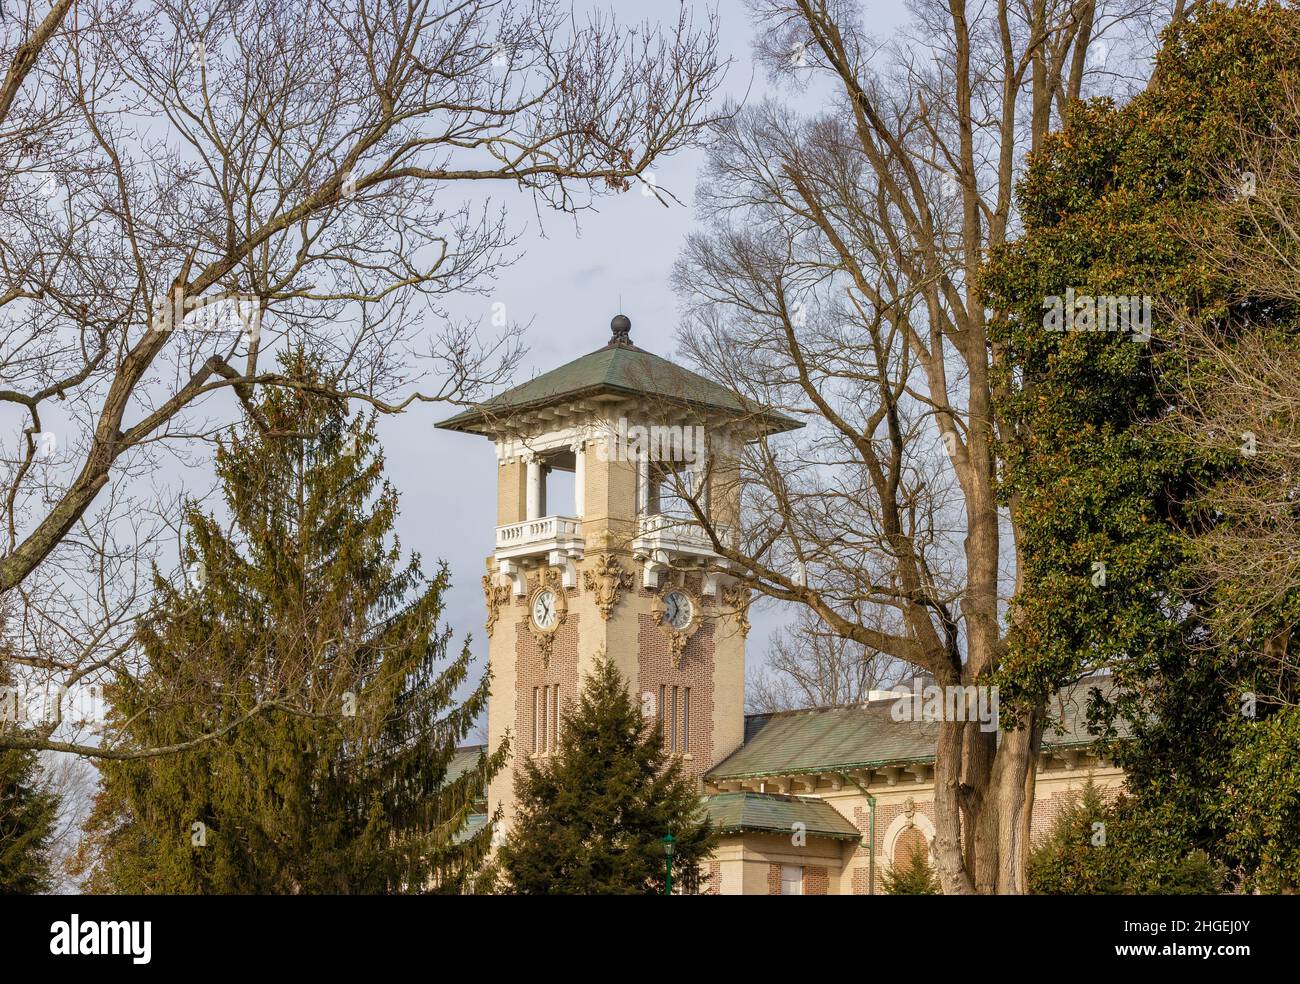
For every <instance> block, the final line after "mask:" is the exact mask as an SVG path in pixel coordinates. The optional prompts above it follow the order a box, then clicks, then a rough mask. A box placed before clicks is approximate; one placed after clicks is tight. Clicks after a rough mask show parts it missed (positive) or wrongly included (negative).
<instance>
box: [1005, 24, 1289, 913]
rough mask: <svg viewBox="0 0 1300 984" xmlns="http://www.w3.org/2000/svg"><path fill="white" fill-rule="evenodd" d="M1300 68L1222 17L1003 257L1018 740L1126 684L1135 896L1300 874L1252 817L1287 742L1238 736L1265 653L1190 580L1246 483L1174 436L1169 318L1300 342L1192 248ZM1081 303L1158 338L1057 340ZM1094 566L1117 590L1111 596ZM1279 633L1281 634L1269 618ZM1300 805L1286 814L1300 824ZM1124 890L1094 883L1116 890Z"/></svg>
mask: <svg viewBox="0 0 1300 984" xmlns="http://www.w3.org/2000/svg"><path fill="white" fill-rule="evenodd" d="M1298 65H1300V12H1297V11H1296V10H1294V9H1288V8H1283V7H1281V6H1278V5H1274V4H1251V3H1245V4H1240V5H1237V6H1235V7H1232V8H1229V7H1226V6H1223V5H1218V4H1216V5H1210V6H1207V7H1206V8H1203V9H1201V10H1199V11H1198V12H1197V13H1196V14H1194V15H1193V16H1192V17H1191V18H1190V19H1189V20H1188V21H1187V22H1186V23H1185V24H1182V25H1180V26H1177V27H1174V28H1171V29H1170V30H1169V31H1168V32H1167V33H1166V35H1165V39H1164V44H1163V47H1162V50H1161V52H1160V55H1159V57H1158V61H1157V69H1156V73H1155V76H1154V77H1153V80H1152V82H1151V84H1150V85H1149V87H1148V88H1147V90H1146V91H1144V92H1143V93H1141V94H1139V95H1138V96H1137V97H1135V98H1134V99H1133V100H1132V101H1131V102H1130V103H1129V104H1128V105H1126V106H1124V107H1123V108H1122V109H1116V108H1114V107H1113V106H1112V105H1111V104H1109V103H1107V102H1094V103H1090V104H1087V105H1084V106H1080V107H1078V108H1077V109H1076V110H1075V111H1074V112H1073V113H1072V114H1071V117H1070V121H1069V125H1068V126H1067V127H1066V128H1065V129H1064V130H1063V131H1062V132H1059V133H1056V134H1054V135H1052V136H1051V137H1050V138H1049V139H1048V140H1047V142H1046V144H1045V146H1044V147H1043V149H1042V150H1041V152H1040V153H1039V154H1038V155H1036V157H1035V158H1034V159H1033V160H1032V161H1031V165H1030V168H1029V171H1028V173H1027V175H1026V177H1025V179H1024V181H1023V183H1022V185H1021V188H1020V201H1021V210H1022V215H1023V217H1024V223H1025V233H1024V235H1023V237H1022V238H1021V239H1020V240H1019V241H1017V242H1015V243H1012V244H1009V245H1007V246H1006V247H1004V248H1001V249H999V250H997V251H995V253H994V255H993V256H992V257H991V262H990V264H989V267H988V270H987V275H986V278H985V281H984V286H985V288H986V290H987V292H988V299H989V302H990V304H991V305H992V306H993V307H994V308H995V310H996V312H997V317H996V319H995V328H994V338H995V343H996V345H997V346H998V356H999V358H998V365H999V372H1000V378H999V382H1000V393H1001V396H1000V409H1001V411H1002V412H1003V414H1004V415H1005V418H1006V420H1007V421H1008V422H1009V424H1010V425H1011V430H1010V431H1009V433H1008V438H1009V439H1008V440H1007V442H1006V444H1005V446H1004V449H1003V451H1004V455H1005V459H1004V460H1005V471H1004V480H1005V484H1004V488H1003V494H1004V496H1005V500H1006V501H1007V503H1008V504H1009V505H1010V506H1011V507H1012V509H1013V510H1014V513H1015V518H1016V522H1017V525H1018V535H1019V544H1020V547H1021V550H1022V559H1023V563H1022V568H1021V571H1020V574H1021V579H1022V584H1021V587H1020V590H1019V591H1018V593H1017V596H1016V599H1015V606H1014V613H1013V618H1012V620H1011V626H1012V628H1011V632H1010V638H1009V641H1010V651H1009V653H1008V656H1007V659H1006V660H1005V662H1004V666H1003V669H1002V671H1001V678H1000V681H999V682H1000V684H1001V686H1002V688H1003V694H1004V698H1003V705H1002V706H1003V708H1004V712H1003V713H1004V721H1005V720H1006V717H1005V715H1007V713H1008V712H1007V710H1006V709H1007V708H1010V713H1011V715H1014V713H1015V709H1016V706H1017V700H1016V698H1017V697H1025V698H1029V699H1031V700H1036V699H1042V697H1043V696H1044V695H1046V694H1047V693H1049V692H1050V691H1051V690H1052V688H1053V687H1055V686H1057V685H1059V684H1060V683H1061V682H1063V681H1066V680H1068V679H1070V678H1072V677H1074V676H1075V675H1077V674H1080V673H1083V672H1086V671H1088V670H1090V669H1093V668H1095V667H1109V668H1110V669H1111V670H1112V671H1113V672H1114V674H1115V677H1116V679H1117V681H1118V682H1119V684H1120V685H1121V686H1120V688H1119V690H1118V691H1117V693H1118V694H1119V695H1120V696H1119V697H1118V698H1117V699H1116V700H1114V701H1113V702H1111V703H1109V704H1107V703H1105V702H1102V701H1101V700H1099V699H1098V700H1095V701H1094V707H1093V711H1094V720H1095V721H1096V723H1097V724H1098V726H1099V727H1101V728H1102V730H1103V733H1104V734H1106V735H1108V736H1109V737H1112V738H1116V737H1117V736H1118V735H1120V734H1124V733H1126V734H1127V735H1128V737H1127V739H1126V740H1117V741H1115V742H1113V743H1112V744H1111V746H1110V751H1111V752H1112V753H1113V754H1114V755H1115V756H1116V759H1117V761H1118V763H1119V764H1121V765H1123V766H1124V767H1125V768H1126V769H1127V770H1128V773H1129V778H1128V788H1129V790H1130V791H1131V793H1132V797H1133V803H1134V805H1133V811H1134V815H1135V816H1137V817H1140V818H1141V820H1140V822H1139V821H1138V820H1133V821H1132V822H1133V823H1134V824H1136V825H1137V828H1138V829H1141V830H1143V831H1146V832H1148V833H1150V832H1156V834H1153V835H1152V837H1151V838H1150V843H1148V844H1144V843H1143V838H1144V837H1145V836H1146V834H1143V835H1142V836H1138V835H1137V834H1135V835H1134V840H1133V844H1132V853H1131V855H1130V856H1129V857H1128V859H1127V861H1126V864H1129V865H1130V866H1136V867H1137V868H1138V869H1141V870H1147V869H1146V868H1143V865H1147V864H1149V865H1150V872H1152V873H1151V874H1150V875H1149V876H1146V875H1144V876H1142V877H1143V878H1145V879H1146V880H1145V881H1142V882H1141V884H1137V883H1135V882H1133V881H1132V880H1131V879H1127V880H1124V881H1123V884H1125V885H1127V886H1128V888H1127V890H1144V888H1143V886H1147V887H1149V886H1151V885H1172V884H1174V883H1175V882H1177V881H1178V879H1179V877H1181V876H1178V875H1176V871H1180V870H1183V868H1180V867H1178V866H1179V865H1184V866H1185V864H1190V865H1191V866H1192V868H1195V867H1196V864H1195V862H1184V860H1183V859H1184V858H1185V857H1187V856H1188V855H1189V854H1190V852H1192V851H1194V850H1196V849H1201V850H1203V851H1205V852H1206V853H1207V854H1208V856H1209V859H1211V861H1213V863H1214V864H1221V865H1222V866H1223V867H1225V868H1226V869H1228V870H1229V871H1230V872H1231V873H1232V876H1233V878H1234V881H1235V882H1236V883H1237V884H1238V885H1239V886H1241V887H1247V888H1249V887H1251V886H1252V885H1253V884H1255V881H1254V880H1255V879H1256V878H1257V877H1260V878H1262V877H1263V872H1264V870H1265V868H1266V867H1267V866H1268V865H1272V864H1274V863H1275V861H1274V860H1269V861H1265V860H1264V859H1265V858H1269V859H1276V858H1279V857H1281V856H1282V855H1283V854H1285V850H1284V849H1283V848H1282V846H1281V845H1280V844H1279V843H1277V842H1274V843H1272V844H1271V846H1270V842H1269V838H1270V837H1273V838H1276V837H1278V836H1281V831H1282V830H1284V829H1286V828H1287V826H1288V824H1292V823H1293V821H1292V820H1291V819H1289V818H1288V815H1287V813H1286V811H1287V809H1289V807H1285V806H1284V805H1283V807H1282V808H1281V809H1280V810H1279V811H1277V812H1274V813H1270V812H1268V808H1269V807H1272V806H1274V805H1277V804H1271V803H1267V802H1266V796H1265V795H1264V792H1263V791H1264V789H1265V787H1264V786H1263V785H1260V786H1259V787H1258V789H1257V795H1256V797H1255V798H1254V799H1249V798H1245V799H1244V798H1243V797H1242V795H1241V790H1240V788H1239V786H1240V784H1241V781H1242V778H1243V777H1245V776H1252V775H1253V776H1258V777H1261V782H1262V777H1263V776H1264V775H1268V776H1271V777H1272V781H1275V782H1284V781H1290V779H1291V778H1292V777H1290V776H1289V775H1287V774H1285V773H1286V772H1287V770H1286V768H1285V767H1284V766H1280V765H1279V764H1277V763H1273V764H1272V765H1270V764H1268V763H1267V762H1260V763H1250V762H1247V761H1246V759H1248V758H1250V757H1251V755H1252V752H1251V749H1256V750H1262V749H1263V745H1262V743H1261V742H1259V741H1256V740H1248V739H1249V736H1250V734H1251V733H1252V732H1253V731H1254V730H1258V729H1260V728H1261V727H1266V723H1265V721H1263V720H1258V721H1250V720H1246V719H1244V718H1243V717H1242V715H1241V713H1240V702H1241V696H1242V694H1243V693H1246V692H1267V690H1266V688H1267V687H1268V686H1270V685H1269V684H1266V683H1265V682H1264V681H1262V680H1261V677H1260V674H1259V669H1260V667H1259V664H1258V661H1257V659H1256V657H1255V656H1254V655H1253V654H1254V653H1256V652H1257V651H1258V650H1259V645H1258V643H1259V639H1238V640H1235V641H1226V642H1225V641H1223V640H1218V639H1215V638H1213V637H1212V635H1211V633H1210V631H1209V629H1208V627H1207V624H1206V623H1207V617H1206V616H1207V615H1208V613H1209V611H1210V610H1211V609H1212V606H1213V605H1214V604H1215V603H1216V600H1215V599H1214V598H1213V597H1207V596H1205V594H1204V592H1203V591H1201V590H1200V587H1199V584H1198V572H1197V570H1196V567H1195V564H1194V563H1192V560H1193V557H1194V553H1195V551H1194V550H1193V549H1192V547H1193V544H1194V543H1195V538H1196V536H1197V534H1198V531H1199V530H1202V529H1204V528H1205V526H1206V524H1207V523H1210V522H1213V521H1214V514H1213V510H1212V504H1207V503H1206V502H1205V501H1204V500H1203V498H1202V495H1201V493H1202V491H1203V490H1204V489H1206V488H1210V487H1213V485H1214V483H1215V481H1216V480H1217V479H1218V478H1219V477H1220V476H1222V475H1223V474H1224V473H1225V471H1227V470H1228V469H1232V468H1238V467H1241V463H1240V461H1239V460H1230V459H1229V458H1228V457H1226V456H1218V455H1214V454H1212V453H1209V452H1205V453H1193V452H1191V451H1189V449H1188V448H1187V447H1186V446H1185V444H1183V443H1180V441H1179V440H1178V439H1177V438H1176V437H1175V436H1174V435H1173V433H1172V432H1171V431H1170V430H1168V429H1166V428H1164V427H1162V426H1161V419H1162V417H1163V415H1164V414H1165V411H1166V409H1167V407H1168V406H1169V401H1171V400H1178V399H1181V398H1182V397H1181V396H1180V393H1181V392H1182V388H1183V386H1184V384H1185V382H1186V380H1185V379H1183V378H1182V376H1181V375H1180V374H1178V373H1177V372H1176V369H1177V366H1178V364H1179V363H1178V359H1177V357H1176V354H1175V353H1174V351H1173V347H1172V346H1171V344H1170V343H1171V342H1172V341H1174V338H1173V331H1174V325H1175V324H1176V322H1174V321H1173V320H1172V319H1171V318H1170V317H1169V316H1168V312H1169V311H1172V310H1175V309H1181V310H1183V311H1185V312H1186V313H1187V315H1188V316H1189V317H1192V318H1195V319H1197V320H1198V321H1200V322H1201V323H1205V324H1210V323H1214V324H1223V325H1227V326H1231V325H1232V324H1234V323H1245V322H1247V321H1249V322H1255V321H1257V320H1259V318H1261V317H1265V316H1266V317H1267V318H1269V319H1274V320H1281V321H1288V322H1294V321H1295V313H1294V312H1293V311H1289V310H1286V309H1285V308H1284V307H1276V306H1275V307H1273V308H1270V309H1268V310H1267V311H1264V310H1261V309H1258V308H1257V307H1255V306H1254V304H1253V302H1252V301H1250V300H1248V299H1247V300H1240V299H1239V298H1242V297H1243V296H1247V295H1248V292H1243V291H1241V290H1240V289H1238V285H1233V284H1229V283H1225V282H1223V281H1222V279H1221V278H1220V277H1219V276H1218V275H1216V274H1214V273H1213V272H1212V271H1210V270H1208V269H1207V268H1206V267H1205V266H1204V264H1203V263H1201V262H1200V261H1199V260H1198V258H1197V256H1196V254H1195V251H1194V250H1193V249H1192V248H1191V246H1190V245H1189V242H1188V241H1189V238H1191V239H1194V238H1195V230H1197V229H1198V228H1204V227H1205V226H1206V224H1207V223H1209V222H1211V221H1212V220H1213V218H1212V217H1213V213H1214V208H1215V205H1216V204H1217V203H1218V202H1219V201H1220V200H1222V199H1223V198H1224V197H1225V196H1226V195H1228V194H1230V193H1231V189H1230V188H1225V186H1224V181H1223V177H1222V175H1223V173H1224V172H1225V171H1227V172H1229V173H1230V172H1231V171H1232V168H1233V163H1234V160H1237V157H1236V156H1235V155H1237V154H1238V153H1239V150H1238V146H1239V145H1238V144H1237V140H1238V137H1239V134H1240V132H1241V130H1242V128H1243V127H1244V128H1246V129H1253V130H1256V131H1258V132H1266V131H1267V130H1268V128H1269V127H1270V126H1271V125H1272V121H1273V120H1275V119H1277V118H1280V116H1281V114H1280V113H1279V112H1278V109H1279V107H1280V105H1281V102H1282V99H1283V98H1284V88H1285V85H1286V80H1287V78H1288V77H1290V78H1294V74H1295V70H1296V66H1298ZM1189 233H1191V236H1190V237H1189ZM1067 288H1073V289H1074V290H1075V291H1076V292H1077V293H1078V294H1091V295H1138V296H1142V295H1146V296H1150V297H1152V299H1153V307H1152V316H1153V325H1152V328H1153V335H1154V337H1153V338H1152V340H1151V341H1150V342H1149V343H1147V342H1142V341H1137V342H1135V341H1134V339H1133V338H1132V337H1130V336H1127V335H1122V334H1119V333H1113V332H1112V333H1100V332H1065V333H1060V332H1052V331H1048V330H1047V329H1046V328H1045V327H1044V324H1043V315H1044V299H1045V298H1046V297H1049V296H1051V295H1064V294H1065V293H1066V290H1067ZM1096 563H1101V564H1104V565H1105V568H1106V570H1105V582H1104V584H1098V583H1094V575H1095V573H1096V568H1095V567H1094V566H1093V565H1094V564H1096ZM1259 629H1260V634H1261V636H1262V635H1264V634H1266V633H1267V632H1269V631H1271V629H1272V625H1271V624H1270V622H1269V619H1268V618H1267V616H1265V617H1264V618H1263V619H1262V620H1261V624H1260V626H1259ZM1272 686H1273V687H1274V688H1276V687H1277V683H1276V682H1274V684H1272ZM1291 690H1292V687H1291V685H1290V684H1286V685H1283V686H1282V687H1281V691H1282V693H1281V694H1279V696H1283V695H1284V694H1287V693H1290V692H1291ZM1273 692H1274V693H1278V691H1277V690H1276V689H1275V690H1274V691H1273ZM1260 714H1261V717H1264V716H1266V714H1267V710H1266V709H1265V708H1263V707H1261V711H1260ZM1295 788H1296V787H1295V786H1294V785H1293V786H1291V787H1290V788H1289V789H1286V790H1282V789H1279V790H1276V791H1275V793H1276V795H1278V796H1279V797H1280V799H1281V803H1282V804H1286V803H1289V802H1294V800H1293V799H1292V796H1291V790H1294V789H1295ZM1248 810H1265V814H1264V815H1247V813H1246V812H1243V811H1248ZM1125 822H1126V823H1127V822H1128V821H1127V820H1126V821H1125ZM1123 829H1124V824H1123V823H1122V824H1121V832H1122V831H1123ZM1270 830H1271V831H1274V833H1273V834H1268V833H1267V831H1270ZM1279 852H1280V853H1279ZM1262 866H1263V867H1262ZM1187 870H1188V871H1190V872H1191V874H1192V875H1194V874H1195V871H1192V870H1191V869H1187ZM1121 873H1122V872H1121ZM1109 877H1110V875H1107V874H1106V871H1105V870H1103V871H1102V872H1101V873H1100V874H1098V875H1097V878H1099V879H1100V881H1097V882H1096V883H1095V884H1094V883H1093V882H1090V881H1089V879H1088V878H1083V877H1082V876H1080V879H1079V880H1077V881H1076V884H1080V885H1083V886H1084V888H1083V889H1080V890H1098V891H1100V890H1111V889H1114V884H1112V883H1111V882H1109V881H1107V880H1106V879H1107V878H1109ZM1115 877H1119V874H1116V876H1115ZM1133 877H1138V876H1136V875H1135V876H1133ZM1192 881H1193V883H1195V884H1198V885H1199V884H1201V883H1200V882H1197V881H1196V879H1195V878H1193V879H1192ZM1261 884H1264V882H1261ZM1267 884H1270V885H1273V886H1274V887H1276V886H1277V884H1278V883H1276V882H1267ZM1090 885H1091V886H1093V887H1092V888H1089V887H1088V886H1090ZM1135 885H1137V887H1134V886H1135Z"/></svg>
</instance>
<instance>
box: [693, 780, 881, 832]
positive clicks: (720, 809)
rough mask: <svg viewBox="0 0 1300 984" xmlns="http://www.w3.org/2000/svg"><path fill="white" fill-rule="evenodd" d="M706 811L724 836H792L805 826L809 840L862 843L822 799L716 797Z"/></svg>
mask: <svg viewBox="0 0 1300 984" xmlns="http://www.w3.org/2000/svg"><path fill="white" fill-rule="evenodd" d="M704 808H705V811H706V812H707V813H708V815H709V819H710V820H711V821H712V822H713V826H714V827H715V828H716V829H717V830H718V831H719V832H720V833H724V834H736V833H750V832H758V833H763V832H770V833H781V834H789V833H790V831H791V830H794V829H796V828H795V825H796V824H802V825H803V827H802V829H803V831H804V832H805V833H807V835H808V836H809V837H828V838H832V839H834V840H852V841H858V840H861V839H862V832H861V831H860V830H858V828H857V827H855V826H854V825H853V824H852V823H851V822H850V821H849V820H848V819H846V818H845V816H844V814H842V813H840V812H839V811H838V810H837V809H835V807H833V806H831V805H830V804H829V803H827V802H826V801H825V800H823V799H817V798H815V797H809V796H785V795H780V794H777V793H744V792H741V793H716V794H714V795H713V796H708V797H705V800H704Z"/></svg>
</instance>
